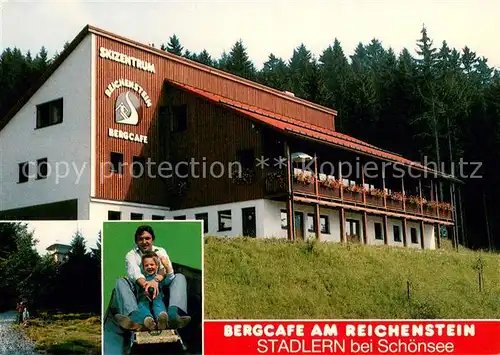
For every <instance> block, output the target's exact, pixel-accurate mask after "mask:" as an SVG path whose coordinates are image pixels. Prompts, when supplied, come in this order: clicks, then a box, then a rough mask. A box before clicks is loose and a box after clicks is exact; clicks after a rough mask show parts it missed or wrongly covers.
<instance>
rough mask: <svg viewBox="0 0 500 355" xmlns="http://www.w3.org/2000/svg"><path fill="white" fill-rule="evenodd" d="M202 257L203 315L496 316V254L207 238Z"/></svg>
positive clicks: (499, 288) (499, 283)
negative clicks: (203, 279)
mask: <svg viewBox="0 0 500 355" xmlns="http://www.w3.org/2000/svg"><path fill="white" fill-rule="evenodd" d="M445 245H446V242H445ZM204 260H205V265H204V266H205V269H204V275H205V276H204V277H205V317H206V318H208V319H325V318H328V319H424V318H439V319H458V318H469V319H470V318H474V319H478V318H481V319H498V318H500V255H499V254H494V253H485V252H475V251H471V250H465V249H460V250H459V251H458V252H457V251H454V250H450V248H443V249H439V250H415V249H410V248H401V247H388V246H378V247H377V246H365V245H356V244H347V245H346V244H340V243H319V242H309V243H305V242H296V243H290V242H287V241H284V240H276V239H253V238H232V239H229V238H218V237H207V238H206V240H205V259H204ZM480 269H482V271H481V275H482V284H481V290H479V274H480V271H479V270H480Z"/></svg>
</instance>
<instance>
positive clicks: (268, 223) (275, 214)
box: [257, 200, 340, 242]
mask: <svg viewBox="0 0 500 355" xmlns="http://www.w3.org/2000/svg"><path fill="white" fill-rule="evenodd" d="M263 201H264V210H265V214H264V215H265V216H264V220H263V225H264V228H265V229H264V235H265V237H266V238H287V237H288V231H287V229H284V228H282V227H281V210H286V203H285V202H282V201H273V200H263ZM294 211H295V212H301V213H303V215H304V236H305V238H306V239H314V238H315V237H316V234H315V233H314V232H309V231H308V229H309V226H310V222H309V223H308V218H307V215H308V214H309V213H310V214H314V207H313V206H309V205H301V204H298V203H295V204H294ZM319 213H320V215H322V216H323V215H324V216H328V221H329V233H321V234H320V241H330V242H340V216H339V212H338V210H335V209H332V208H325V207H320V210H319ZM257 221H259V220H257Z"/></svg>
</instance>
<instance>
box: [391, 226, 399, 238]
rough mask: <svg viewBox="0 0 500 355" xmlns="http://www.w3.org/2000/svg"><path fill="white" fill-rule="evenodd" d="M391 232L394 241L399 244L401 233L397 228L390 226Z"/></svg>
mask: <svg viewBox="0 0 500 355" xmlns="http://www.w3.org/2000/svg"><path fill="white" fill-rule="evenodd" d="M392 231H393V233H394V241H395V242H401V233H400V230H399V226H392Z"/></svg>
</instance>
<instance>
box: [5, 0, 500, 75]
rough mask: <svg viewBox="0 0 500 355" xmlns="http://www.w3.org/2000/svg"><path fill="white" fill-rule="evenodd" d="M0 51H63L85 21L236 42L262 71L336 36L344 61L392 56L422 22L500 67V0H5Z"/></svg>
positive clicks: (137, 34)
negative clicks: (362, 49) (376, 44)
mask: <svg viewBox="0 0 500 355" xmlns="http://www.w3.org/2000/svg"><path fill="white" fill-rule="evenodd" d="M0 3H1V4H0V6H1V10H0V11H1V15H0V16H1V17H0V21H1V32H0V49H3V48H7V47H14V46H15V47H18V48H21V50H23V51H27V50H31V51H32V52H38V51H39V49H40V48H41V46H42V45H45V47H46V48H47V50H48V51H49V54H50V55H52V54H54V53H55V52H56V51H61V49H62V47H63V45H64V43H65V42H66V41H71V40H72V39H73V38H74V37H75V36H76V34H77V33H78V32H79V31H80V30H81V29H82V28H83V27H84V26H85V25H87V24H91V25H94V26H97V27H100V28H102V29H104V30H107V31H110V32H114V33H117V34H120V35H122V36H125V37H128V38H131V39H133V40H136V41H139V42H142V43H146V44H149V43H155V44H156V46H157V47H159V46H160V44H161V43H167V42H168V38H169V37H170V36H171V35H172V34H174V33H175V34H176V35H177V36H178V37H179V38H180V40H181V44H182V45H183V46H184V48H185V49H189V50H190V51H191V52H193V51H194V52H200V51H201V50H203V49H207V51H208V52H209V53H210V54H211V55H212V56H213V57H216V58H219V57H220V55H221V53H222V51H224V50H225V51H229V50H230V48H231V46H232V45H233V44H234V43H235V42H236V41H237V40H239V39H241V40H243V43H244V45H245V46H246V47H247V49H248V53H249V56H250V59H251V60H252V61H253V62H254V64H255V65H256V66H257V67H258V68H261V67H262V64H263V63H264V62H265V61H266V60H267V58H268V56H269V54H270V53H271V52H272V53H274V54H275V55H276V56H279V57H282V58H284V59H285V60H287V59H289V58H290V57H291V55H292V52H293V49H294V48H296V47H297V46H299V45H300V44H301V43H304V44H305V45H306V47H307V48H308V49H309V50H311V51H312V53H313V54H315V55H316V57H317V56H319V55H320V54H321V52H322V51H323V50H324V49H325V48H326V47H328V46H329V45H331V44H333V41H334V39H335V38H338V39H339V40H340V42H341V44H342V47H343V49H344V52H345V53H346V54H347V55H350V54H352V52H353V50H354V48H355V47H356V46H357V44H358V43H359V42H363V43H365V44H366V43H368V42H369V41H371V39H373V38H377V39H379V40H380V41H381V42H382V44H383V45H384V47H385V48H388V47H389V46H390V47H392V48H393V49H394V50H395V51H396V53H399V52H400V51H401V50H402V49H403V48H405V47H406V48H408V49H409V50H410V52H411V53H412V54H415V52H414V51H415V48H416V40H417V39H418V38H420V30H421V28H422V25H423V24H425V26H426V27H427V30H428V34H429V36H430V37H431V38H432V39H433V40H434V44H435V45H436V46H438V47H439V46H441V43H442V41H443V40H446V41H447V42H448V45H449V46H450V47H455V48H457V49H462V48H464V47H465V46H466V45H467V46H469V48H471V49H472V50H473V51H475V52H476V53H477V55H478V56H485V57H486V58H488V59H489V61H488V63H489V65H490V66H495V67H500V46H499V45H498V43H499V42H498V34H499V33H500V21H499V20H498V16H499V14H500V0H454V1H449V0H440V1H431V0H418V1H415V0H399V1H396V0H365V1H358V0H344V1H341V0H331V1H314V0H309V1H271V0H268V1H237V0H235V1H213V0H212V1H202V0H197V1H167V0H165V1H148V0H142V1H138V0H137V1H123V0H122V1H99V2H95V1H94V2H91V1H80V2H76V1H71V0H67V1H65V2H64V1H59V2H48V1H35V0H31V1H22V2H21V1H14V0H0Z"/></svg>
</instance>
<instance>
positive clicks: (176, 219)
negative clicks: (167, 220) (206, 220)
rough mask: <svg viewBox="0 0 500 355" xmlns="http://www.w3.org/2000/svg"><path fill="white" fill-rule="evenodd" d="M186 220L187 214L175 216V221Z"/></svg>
mask: <svg viewBox="0 0 500 355" xmlns="http://www.w3.org/2000/svg"><path fill="white" fill-rule="evenodd" d="M185 220H186V216H175V217H174V221H185Z"/></svg>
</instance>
